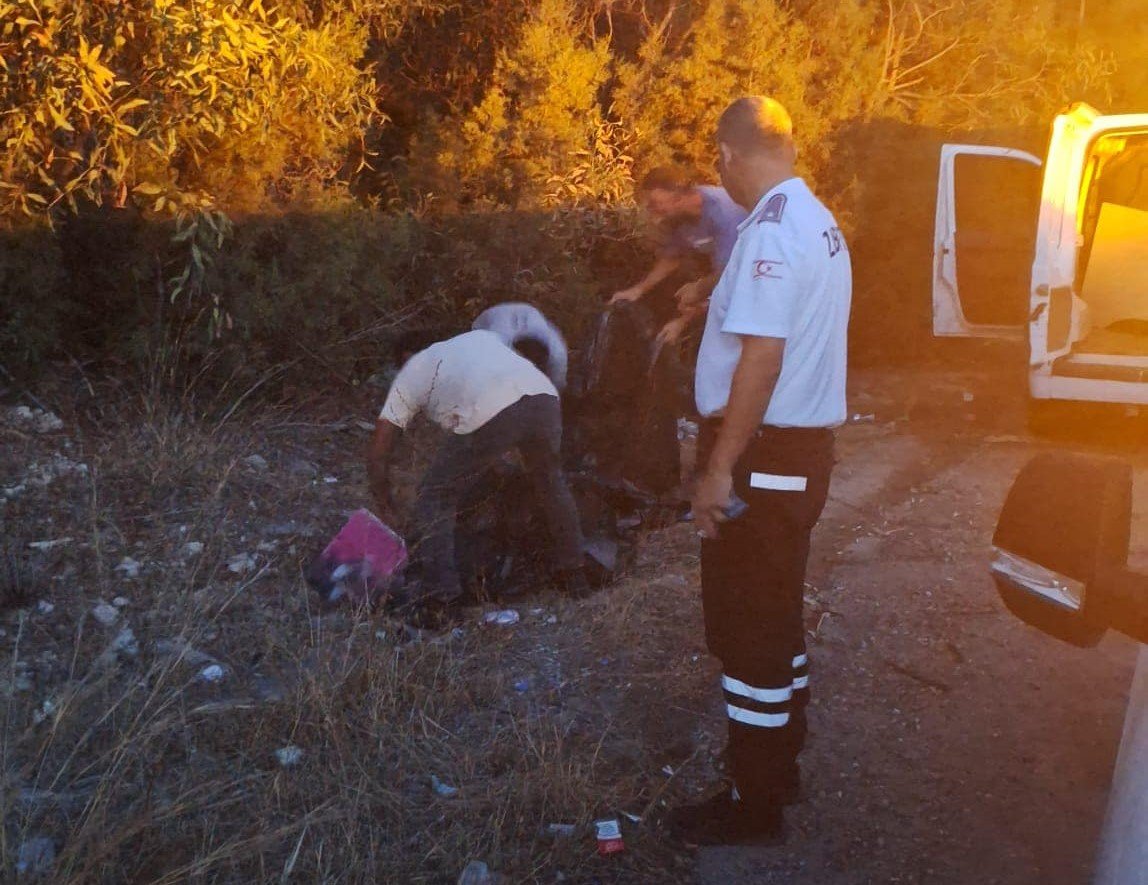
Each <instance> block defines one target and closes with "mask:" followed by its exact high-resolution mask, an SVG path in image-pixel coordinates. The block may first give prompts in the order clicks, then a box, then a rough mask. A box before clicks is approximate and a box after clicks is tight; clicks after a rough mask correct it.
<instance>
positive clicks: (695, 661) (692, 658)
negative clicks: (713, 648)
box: [690, 655, 698, 664]
mask: <svg viewBox="0 0 1148 885" xmlns="http://www.w3.org/2000/svg"><path fill="white" fill-rule="evenodd" d="M690 660H691V661H693V662H694V663H695V664H696V663H697V662H698V656H697V655H690Z"/></svg>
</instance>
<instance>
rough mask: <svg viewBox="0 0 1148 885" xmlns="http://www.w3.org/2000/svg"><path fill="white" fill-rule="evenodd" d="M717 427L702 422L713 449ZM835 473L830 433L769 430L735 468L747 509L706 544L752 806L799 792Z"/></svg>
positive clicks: (736, 739) (708, 624)
mask: <svg viewBox="0 0 1148 885" xmlns="http://www.w3.org/2000/svg"><path fill="white" fill-rule="evenodd" d="M716 431H717V428H716V427H715V426H714V425H713V424H712V423H708V424H707V425H705V426H703V428H702V439H701V441H700V442H701V446H702V451H703V452H705V453H706V454H707V455H708V452H709V450H710V448H711V447H712V443H713V439H714V438H715V436H716ZM832 469H833V432H832V431H831V430H828V429H822V428H816V429H804V428H793V429H791V428H775V427H763V428H762V429H761V431H759V433H758V434H757V436H756V437H755V438H754V439H753V441H752V442H751V443H750V445H749V446H748V447H747V449H746V451H745V454H744V455H743V456H742V458H741V460H740V461H739V462H738V464H737V466H736V468H735V469H734V474H733V487H734V492H735V493H736V494H737V495H738V496H740V497H741V498H742V500H744V501H745V502H746V503H747V504H748V505H749V507H748V509H747V510H746V511H745V512H744V513H743V514H742V515H741V516H740V517H738V518H737V519H735V520H732V521H729V522H725V523H723V524H722V525H721V528H720V531H719V536H718V537H717V538H716V539H714V540H708V539H705V540H703V541H702V604H703V609H704V613H705V630H706V644H707V645H708V647H709V649H710V651H711V652H712V653H713V654H714V655H715V656H716V657H717V658H718V659H720V660H721V663H722V691H723V694H724V696H725V702H726V715H727V719H728V726H729V759H730V762H731V764H732V769H733V779H734V788H735V790H736V794H735V795H736V797H737V798H739V799H740V800H742V801H744V802H745V803H747V805H749V806H751V807H754V806H756V807H776V806H779V805H785V804H788V803H790V802H793V801H795V800H796V798H797V792H798V788H799V785H800V782H799V777H800V775H799V769H798V765H797V756H798V754H799V753H800V752H801V750H802V747H803V746H804V744H805V733H806V721H805V708H806V706H807V705H808V703H809V660H808V657H807V655H806V650H805V626H804V622H803V601H804V588H805V567H806V563H807V561H808V558H809V536H810V533H811V532H812V530H813V526H814V525H815V524H816V522H817V520H818V517H820V515H821V511H822V509H823V508H824V506H825V499H826V496H827V494H828V491H829V476H830V473H831V472H832Z"/></svg>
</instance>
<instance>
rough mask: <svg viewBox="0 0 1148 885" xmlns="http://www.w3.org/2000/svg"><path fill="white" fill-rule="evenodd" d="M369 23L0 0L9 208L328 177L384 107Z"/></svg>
mask: <svg viewBox="0 0 1148 885" xmlns="http://www.w3.org/2000/svg"><path fill="white" fill-rule="evenodd" d="M367 36H368V34H367V29H366V26H365V25H363V24H362V23H360V22H359V21H357V20H356V19H355V18H354V17H350V16H339V17H329V18H322V19H320V20H318V21H315V22H313V23H307V24H305V23H303V22H301V21H299V20H297V19H294V18H291V17H289V16H287V15H284V14H283V13H281V12H279V11H277V10H273V9H268V8H265V7H264V6H263V5H262V3H261V0H249V2H244V3H237V2H232V0H122V2H113V0H39V2H35V0H18V2H3V0H0V44H2V45H0V107H3V109H4V113H3V115H2V116H0V143H2V144H3V151H2V152H0V188H2V190H0V212H9V213H10V212H13V211H22V212H25V213H27V212H35V211H43V210H46V209H48V208H49V207H52V206H57V205H64V206H68V207H71V208H73V209H74V208H75V207H76V205H77V202H78V201H83V200H87V201H91V202H95V203H105V202H111V203H113V204H116V205H123V204H125V203H126V202H128V201H137V202H139V203H142V204H143V205H144V206H146V207H147V208H148V209H151V210H155V211H160V212H164V211H167V210H170V209H173V208H177V207H183V206H189V205H190V206H196V205H204V204H212V203H222V204H224V205H226V206H227V207H229V208H232V209H235V208H254V207H258V206H260V205H264V204H269V203H275V202H281V201H284V200H289V199H291V198H292V197H294V196H297V195H298V192H299V191H300V190H301V189H305V188H307V187H309V186H311V185H314V184H321V183H323V182H326V181H329V180H330V179H332V178H333V177H334V176H335V175H336V173H337V172H338V171H339V170H340V169H341V168H343V167H344V166H345V165H346V164H347V162H348V159H349V158H351V157H354V155H355V147H356V145H358V144H360V143H361V139H362V134H363V131H364V130H365V128H366V127H367V126H368V125H369V123H370V122H371V120H372V119H373V117H374V116H375V115H376V110H375V104H374V94H373V84H372V83H371V80H370V78H369V77H367V76H366V75H365V74H364V73H363V71H362V70H361V69H360V68H359V66H358V63H359V61H360V60H361V58H362V56H363V52H364V47H365V43H366V40H367Z"/></svg>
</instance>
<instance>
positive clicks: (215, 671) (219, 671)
mask: <svg viewBox="0 0 1148 885" xmlns="http://www.w3.org/2000/svg"><path fill="white" fill-rule="evenodd" d="M226 673H227V671H226V670H224V669H223V667H222V666H221V665H219V664H208V665H207V666H206V667H204V668H203V669H202V670H200V671H199V680H200V681H201V682H220V681H222V680H223V677H224V676H225V675H226Z"/></svg>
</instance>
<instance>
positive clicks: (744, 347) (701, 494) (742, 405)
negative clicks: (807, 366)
mask: <svg viewBox="0 0 1148 885" xmlns="http://www.w3.org/2000/svg"><path fill="white" fill-rule="evenodd" d="M739 337H740V338H741V358H740V359H739V360H738V363H737V368H736V369H735V370H734V373H733V383H732V385H731V386H730V392H729V403H728V405H727V406H726V408H725V413H724V415H723V417H722V423H721V430H720V431H719V432H718V438H717V442H716V443H715V444H714V448H713V452H712V453H711V454H710V459H709V463H708V464H707V465H706V468H705V472H704V473H703V474H702V475H701V477H700V478H699V480H698V485H697V488H696V489H695V490H694V500H693V507H694V519H695V520H696V521H697V524H698V528H699V530H700V531H701V532H702V534H703V535H705V536H706V537H707V538H715V537H717V526H718V523H719V522H721V521H722V520H723V518H724V516H723V514H722V509H723V508H724V507H725V506H726V505H727V504H728V503H729V499H730V495H731V493H732V491H733V468H734V465H735V464H736V463H737V460H738V458H740V457H741V455H742V452H744V451H745V448H746V446H747V445H749V441H750V439H752V437H753V435H754V433H756V432H757V430H758V428H759V427H761V422H762V418H763V417H764V415H765V410H766V409H767V408H768V407H769V401H770V399H771V398H772V397H773V389H774V387H775V386H776V385H777V378H778V376H779V375H780V374H781V359H782V355H783V354H784V353H785V339H784V338H759V337H756V336H752V335H742V336H739Z"/></svg>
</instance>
